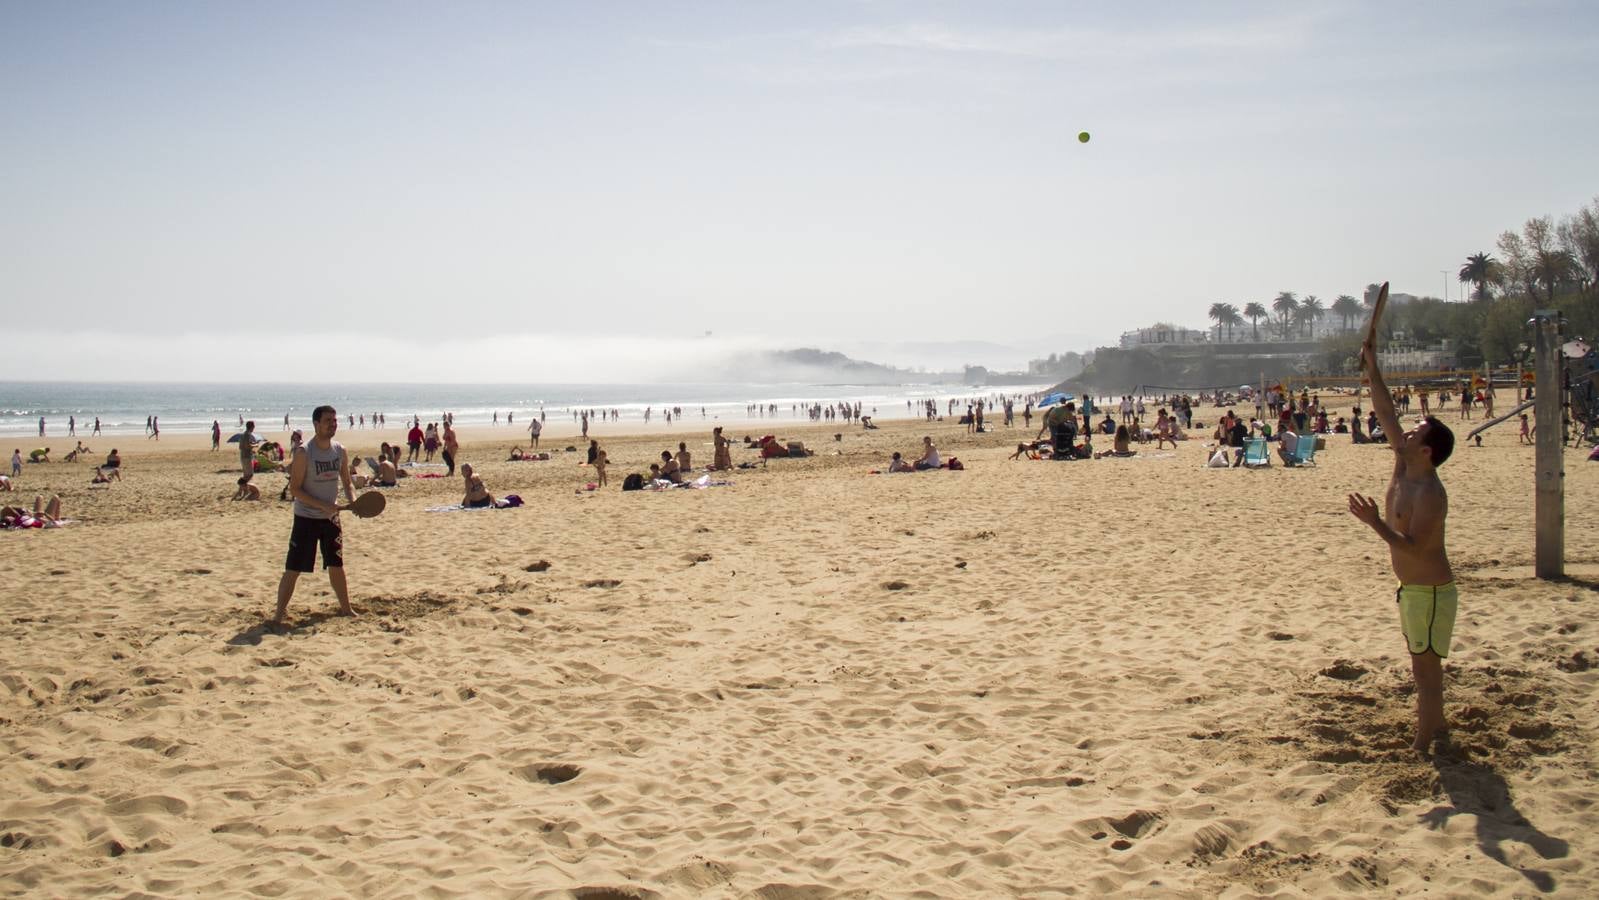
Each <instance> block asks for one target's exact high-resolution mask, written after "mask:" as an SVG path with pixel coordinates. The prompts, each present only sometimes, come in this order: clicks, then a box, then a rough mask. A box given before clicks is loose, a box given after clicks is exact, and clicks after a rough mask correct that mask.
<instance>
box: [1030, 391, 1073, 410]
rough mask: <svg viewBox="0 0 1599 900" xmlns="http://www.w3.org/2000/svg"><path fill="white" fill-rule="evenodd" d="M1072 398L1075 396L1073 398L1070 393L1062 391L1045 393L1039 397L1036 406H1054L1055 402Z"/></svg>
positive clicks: (1041, 407) (1040, 407)
mask: <svg viewBox="0 0 1599 900" xmlns="http://www.w3.org/2000/svg"><path fill="white" fill-rule="evenodd" d="M1073 399H1076V398H1074V397H1073V396H1072V395H1071V394H1063V393H1054V394H1045V395H1044V396H1043V397H1041V398H1039V401H1038V408H1039V409H1043V408H1044V407H1046V406H1054V405H1055V404H1057V403H1065V402H1066V401H1067V400H1073Z"/></svg>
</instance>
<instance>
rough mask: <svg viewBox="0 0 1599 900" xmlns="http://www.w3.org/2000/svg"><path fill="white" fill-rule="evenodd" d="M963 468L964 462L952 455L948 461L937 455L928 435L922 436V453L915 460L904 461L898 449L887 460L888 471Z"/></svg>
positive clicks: (964, 466)
mask: <svg viewBox="0 0 1599 900" xmlns="http://www.w3.org/2000/svg"><path fill="white" fill-rule="evenodd" d="M964 468H966V464H965V463H963V462H961V461H960V460H959V459H957V458H955V457H953V456H951V457H950V458H949V461H948V462H945V461H944V460H943V459H942V458H941V457H940V456H939V455H938V447H937V446H936V445H934V444H933V438H932V436H930V435H929V436H927V437H924V438H922V455H921V456H920V457H919V458H917V460H916V461H915V462H906V461H905V457H904V456H902V455H900V452H899V451H898V450H896V451H894V455H893V457H891V458H890V459H889V461H888V471H890V472H926V471H929V470H931V469H952V470H957V471H958V470H960V469H964Z"/></svg>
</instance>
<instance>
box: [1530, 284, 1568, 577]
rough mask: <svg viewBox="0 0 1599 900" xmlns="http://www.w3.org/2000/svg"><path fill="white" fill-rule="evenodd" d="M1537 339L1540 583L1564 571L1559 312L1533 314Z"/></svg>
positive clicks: (1537, 558)
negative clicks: (1542, 579)
mask: <svg viewBox="0 0 1599 900" xmlns="http://www.w3.org/2000/svg"><path fill="white" fill-rule="evenodd" d="M1531 324H1532V327H1533V331H1534V338H1535V341H1536V343H1535V349H1534V354H1535V355H1534V361H1533V370H1534V371H1535V372H1536V373H1537V376H1536V377H1537V379H1538V381H1537V388H1538V393H1537V396H1536V398H1535V406H1534V410H1535V412H1536V415H1537V417H1538V440H1537V451H1536V458H1537V472H1538V482H1537V484H1538V491H1537V499H1536V513H1535V515H1536V524H1537V529H1538V532H1537V551H1536V561H1535V565H1534V570H1535V572H1534V574H1536V575H1537V576H1538V577H1539V578H1560V577H1562V576H1563V575H1565V572H1566V568H1565V566H1566V560H1565V557H1566V471H1565V468H1566V463H1565V448H1564V446H1563V442H1562V441H1561V439H1560V438H1561V431H1562V429H1561V425H1562V422H1561V419H1562V410H1561V406H1562V405H1563V404H1562V403H1561V400H1562V394H1564V393H1565V390H1564V383H1563V382H1564V379H1563V378H1561V369H1562V363H1563V362H1564V360H1563V359H1561V348H1560V312H1559V311H1558V310H1553V309H1540V310H1538V311H1537V312H1535V313H1533V319H1532V322H1531Z"/></svg>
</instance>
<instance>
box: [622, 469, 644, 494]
mask: <svg viewBox="0 0 1599 900" xmlns="http://www.w3.org/2000/svg"><path fill="white" fill-rule="evenodd" d="M622 490H624V491H642V490H644V476H643V475H640V474H639V473H637V472H634V473H633V474H631V475H629V476H627V477H626V478H624V479H622Z"/></svg>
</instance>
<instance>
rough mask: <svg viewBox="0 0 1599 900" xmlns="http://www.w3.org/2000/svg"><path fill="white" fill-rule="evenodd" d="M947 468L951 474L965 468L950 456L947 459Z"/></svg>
mask: <svg viewBox="0 0 1599 900" xmlns="http://www.w3.org/2000/svg"><path fill="white" fill-rule="evenodd" d="M948 468H949V470H950V471H952V472H959V471H961V470H962V469H965V468H966V464H965V463H963V462H961V461H960V460H958V459H956V458H955V457H953V456H951V457H950V458H949V466H948Z"/></svg>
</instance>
